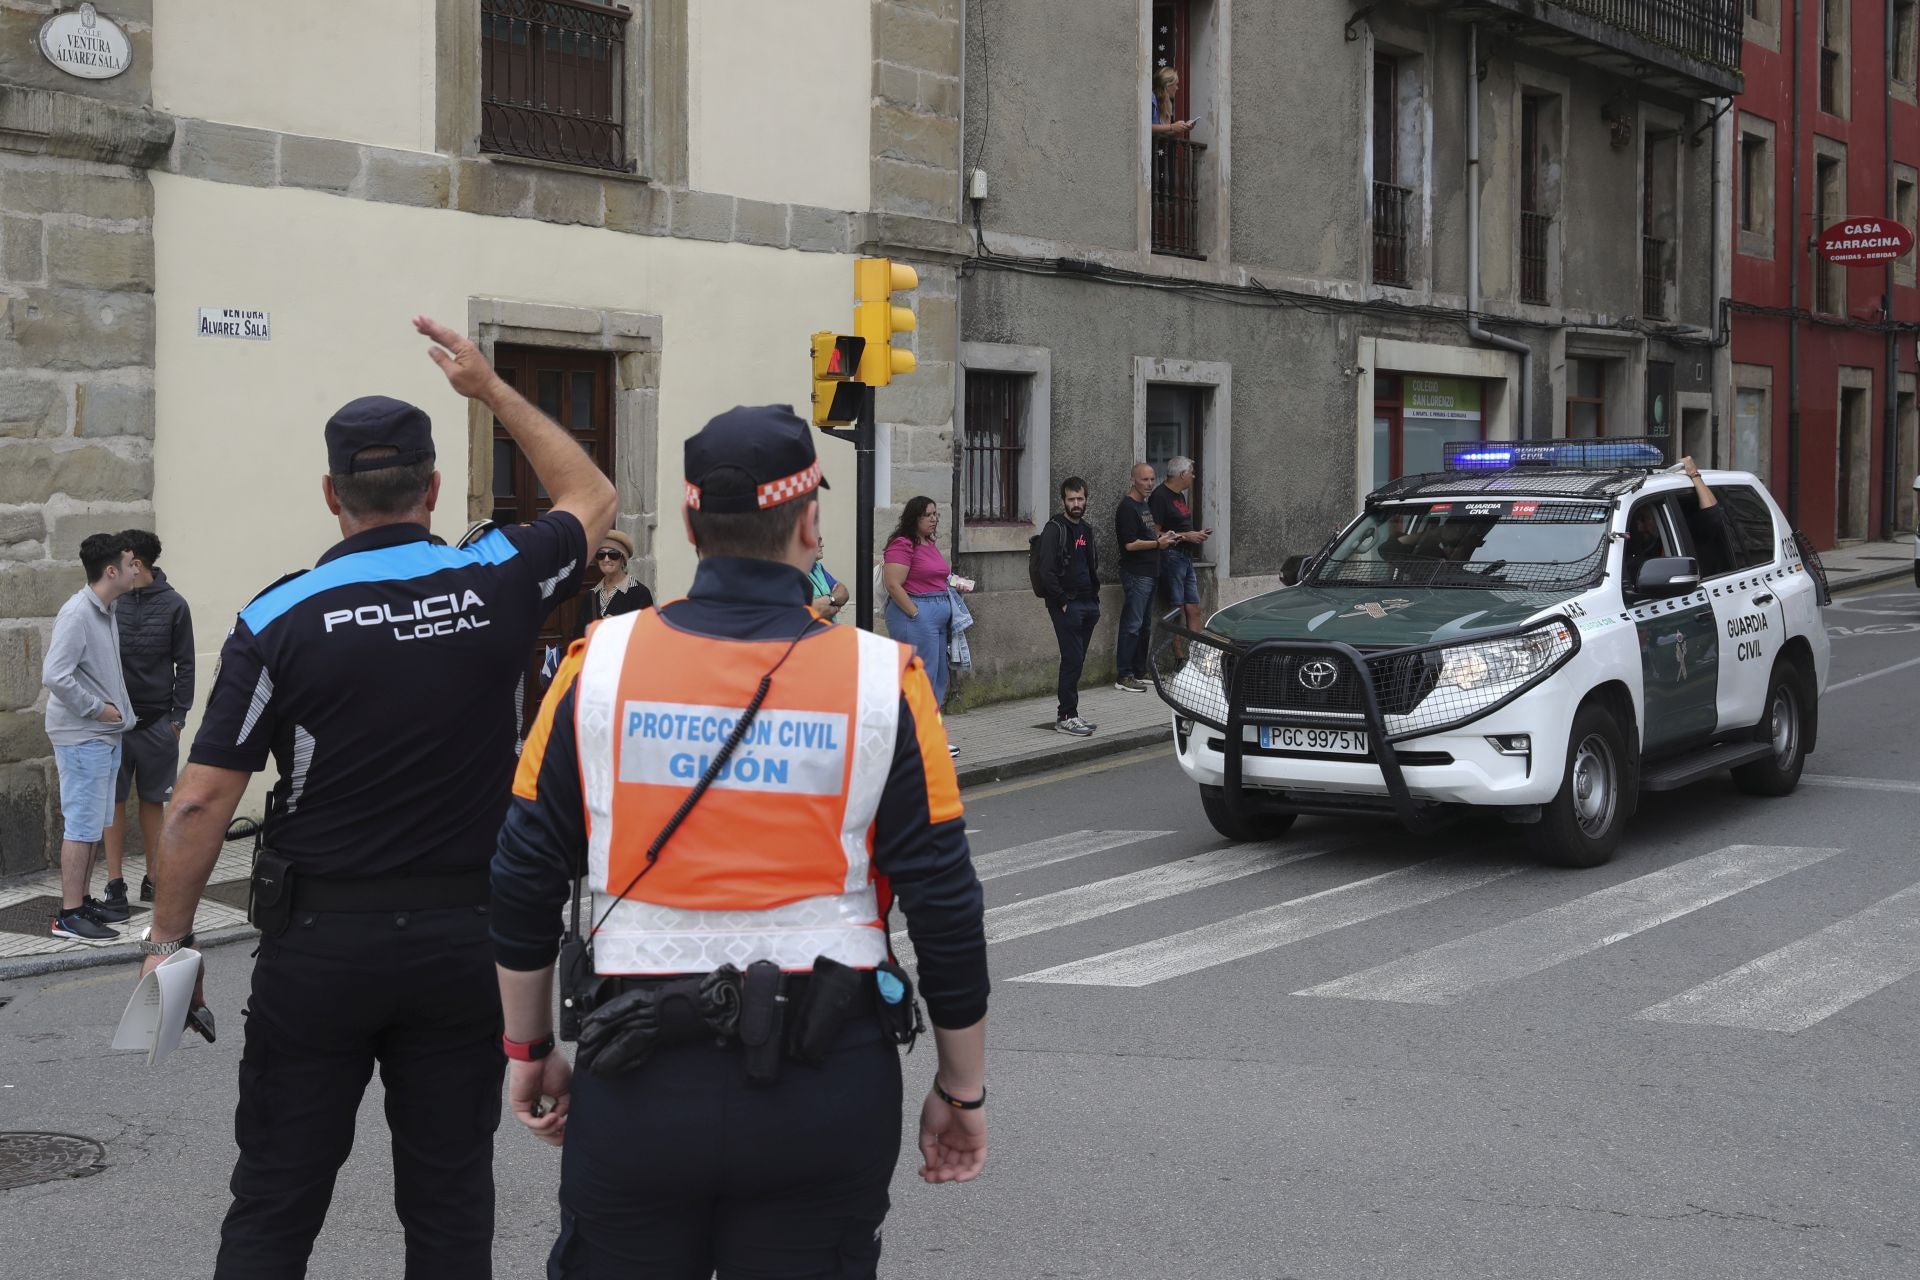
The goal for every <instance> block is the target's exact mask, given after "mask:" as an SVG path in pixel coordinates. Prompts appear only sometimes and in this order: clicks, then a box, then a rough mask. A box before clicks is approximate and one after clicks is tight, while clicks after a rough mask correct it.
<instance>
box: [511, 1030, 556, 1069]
mask: <svg viewBox="0 0 1920 1280" xmlns="http://www.w3.org/2000/svg"><path fill="white" fill-rule="evenodd" d="M500 1048H501V1050H502V1051H503V1052H504V1053H505V1054H506V1055H507V1056H508V1057H509V1058H512V1059H513V1060H514V1061H515V1062H538V1061H540V1059H542V1058H544V1057H546V1056H547V1055H548V1054H550V1053H552V1052H553V1032H551V1031H549V1032H547V1034H545V1035H544V1036H541V1037H540V1038H539V1039H538V1040H526V1041H521V1040H510V1039H508V1038H507V1037H506V1036H501V1037H500Z"/></svg>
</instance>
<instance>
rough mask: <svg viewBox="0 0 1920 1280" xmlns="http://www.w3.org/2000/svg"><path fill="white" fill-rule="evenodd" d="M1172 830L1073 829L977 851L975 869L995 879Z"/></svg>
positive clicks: (1170, 833) (1165, 834)
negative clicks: (1003, 846)
mask: <svg viewBox="0 0 1920 1280" xmlns="http://www.w3.org/2000/svg"><path fill="white" fill-rule="evenodd" d="M1172 834H1173V832H1171V831H1069V832H1067V834H1065V835H1063V836H1049V837H1048V838H1047V839H1045V840H1035V841H1034V842H1033V843H1032V844H1017V845H1014V846H1013V847H1012V848H1011V849H996V850H994V851H993V852H992V853H976V854H975V855H973V870H974V874H976V875H978V876H979V877H980V878H981V879H982V880H992V879H993V878H994V877H996V876H1010V875H1014V874H1016V873H1017V872H1021V871H1032V870H1034V869H1036V868H1038V867H1050V866H1052V865H1053V864H1054V863H1056V862H1066V861H1068V860H1070V859H1073V858H1084V857H1086V856H1087V855H1088V854H1090V853H1104V852H1106V851H1107V850H1108V849H1119V848H1122V847H1124V846H1126V845H1130V844H1139V843H1140V842H1141V841H1142V840H1158V839H1159V838H1160V837H1161V836H1170V835H1172Z"/></svg>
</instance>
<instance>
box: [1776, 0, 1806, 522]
mask: <svg viewBox="0 0 1920 1280" xmlns="http://www.w3.org/2000/svg"><path fill="white" fill-rule="evenodd" d="M1800 5H1801V0H1793V39H1792V40H1791V41H1789V42H1788V43H1787V48H1789V49H1791V50H1792V51H1793V132H1792V134H1791V136H1790V137H1789V139H1788V142H1787V148H1788V150H1789V151H1790V152H1791V153H1792V155H1793V159H1792V161H1791V162H1790V163H1789V164H1788V170H1789V174H1790V178H1791V182H1792V190H1791V193H1790V194H1789V196H1788V197H1787V201H1788V214H1787V218H1788V221H1787V247H1788V253H1787V265H1788V267H1789V268H1790V269H1789V271H1788V273H1787V523H1788V524H1791V525H1795V526H1797V525H1798V524H1799V523H1800V268H1801V266H1802V265H1803V264H1804V263H1805V261H1806V257H1807V239H1806V235H1805V234H1804V233H1803V232H1802V231H1801V230H1800V64H1801V63H1803V62H1805V61H1806V56H1807V54H1806V50H1804V49H1802V48H1801V47H1800V31H1801V27H1800V20H1801V12H1800ZM1773 472H1774V474H1775V475H1778V474H1779V472H1780V468H1779V467H1778V466H1775V467H1774V468H1773Z"/></svg>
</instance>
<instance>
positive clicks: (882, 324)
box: [853, 258, 920, 387]
mask: <svg viewBox="0 0 1920 1280" xmlns="http://www.w3.org/2000/svg"><path fill="white" fill-rule="evenodd" d="M919 285H920V276H919V273H917V272H916V271H914V269H913V268H912V267H909V266H905V265H904V264H901V263H897V262H895V261H893V260H892V259H891V258H857V259H855V260H854V264H853V295H854V298H855V299H856V305H855V306H854V309H853V331H854V332H855V333H857V334H859V335H860V336H861V337H862V338H865V339H866V342H867V349H866V352H865V354H864V355H862V356H861V358H860V381H862V382H864V383H866V384H867V385H868V386H870V387H884V386H886V385H887V384H888V383H890V382H892V381H893V375H895V374H896V373H912V372H913V370H914V358H913V352H911V351H902V350H899V349H896V348H895V347H894V345H893V335H894V334H896V333H912V332H913V328H914V319H913V312H912V311H910V310H909V309H908V308H906V307H897V306H895V305H894V303H893V295H894V294H896V293H898V292H900V291H901V290H903V289H914V288H918V287H919Z"/></svg>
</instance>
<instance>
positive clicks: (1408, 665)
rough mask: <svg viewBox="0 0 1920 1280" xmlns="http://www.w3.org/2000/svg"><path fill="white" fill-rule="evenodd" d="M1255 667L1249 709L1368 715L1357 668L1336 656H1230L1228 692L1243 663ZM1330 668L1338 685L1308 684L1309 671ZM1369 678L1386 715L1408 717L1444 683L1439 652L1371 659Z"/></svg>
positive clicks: (1246, 690)
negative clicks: (1319, 666)
mask: <svg viewBox="0 0 1920 1280" xmlns="http://www.w3.org/2000/svg"><path fill="white" fill-rule="evenodd" d="M1246 662H1250V663H1251V664H1252V665H1251V666H1249V667H1248V668H1247V674H1246V676H1245V677H1244V678H1243V680H1242V681H1241V685H1240V691H1241V696H1242V700H1243V705H1245V706H1246V707H1248V708H1257V709H1259V710H1262V711H1284V712H1287V713H1289V714H1292V715H1306V716H1328V717H1351V718H1355V719H1357V718H1359V717H1361V716H1364V715H1365V714H1366V703H1365V700H1364V699H1363V698H1362V697H1361V693H1360V681H1359V679H1358V678H1357V677H1356V675H1355V674H1354V669H1353V663H1352V662H1351V661H1349V660H1348V659H1347V658H1346V657H1345V656H1344V655H1341V654H1338V653H1334V652H1331V651H1329V652H1324V653H1316V652H1312V651H1307V652H1289V651H1281V652H1277V653H1262V654H1257V655H1255V656H1254V657H1252V658H1251V659H1248V658H1241V657H1239V656H1237V655H1235V654H1232V653H1228V654H1226V655H1224V658H1223V661H1222V664H1221V681H1222V689H1223V691H1231V690H1232V688H1233V680H1234V673H1235V671H1236V669H1237V668H1238V666H1239V665H1240V664H1241V663H1246ZM1317 663H1330V664H1332V666H1333V669H1334V678H1333V681H1332V682H1331V683H1330V684H1328V685H1327V686H1326V687H1325V688H1320V689H1316V688H1313V687H1312V686H1311V685H1310V684H1309V683H1308V682H1307V681H1306V680H1304V679H1302V675H1303V673H1306V671H1307V668H1308V667H1310V666H1312V665H1313V664H1317ZM1366 666H1367V670H1368V674H1369V675H1370V677H1371V678H1372V680H1373V692H1374V697H1375V698H1376V699H1378V700H1379V703H1380V710H1381V712H1382V714H1384V715H1390V716H1403V715H1406V714H1408V713H1409V712H1411V711H1412V710H1413V709H1414V707H1416V706H1418V705H1419V703H1420V700H1421V699H1422V698H1424V697H1426V696H1427V695H1428V694H1429V693H1431V692H1432V691H1433V686H1434V684H1435V682H1436V681H1438V680H1439V678H1440V657H1439V655H1438V654H1435V653H1431V652H1428V653H1404V654H1397V655H1387V656H1384V657H1380V658H1369V659H1367V661H1366Z"/></svg>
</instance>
